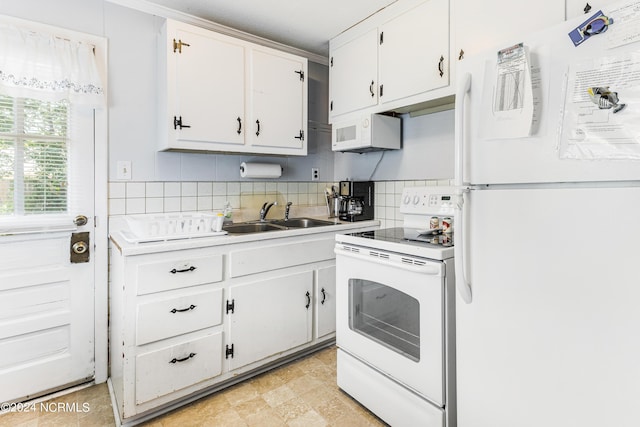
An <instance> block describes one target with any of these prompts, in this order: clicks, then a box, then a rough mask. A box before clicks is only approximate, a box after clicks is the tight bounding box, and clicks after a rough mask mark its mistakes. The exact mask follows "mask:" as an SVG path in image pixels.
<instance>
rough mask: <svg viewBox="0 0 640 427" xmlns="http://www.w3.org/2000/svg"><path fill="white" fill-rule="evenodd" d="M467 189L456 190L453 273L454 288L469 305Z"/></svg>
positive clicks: (459, 188)
mask: <svg viewBox="0 0 640 427" xmlns="http://www.w3.org/2000/svg"><path fill="white" fill-rule="evenodd" d="M469 191H470V190H469V188H463V187H458V188H457V189H456V197H457V200H456V210H455V224H456V232H455V233H454V235H453V239H454V244H453V251H454V256H455V260H456V262H455V271H456V288H457V289H458V294H459V295H460V298H462V301H464V302H465V303H467V304H470V303H471V300H472V295H471V283H470V282H469V281H468V280H467V274H466V270H467V257H466V248H467V244H468V241H467V240H468V239H467V230H465V220H466V215H465V211H466V209H467V208H466V206H465V199H466V195H467V194H468V193H469Z"/></svg>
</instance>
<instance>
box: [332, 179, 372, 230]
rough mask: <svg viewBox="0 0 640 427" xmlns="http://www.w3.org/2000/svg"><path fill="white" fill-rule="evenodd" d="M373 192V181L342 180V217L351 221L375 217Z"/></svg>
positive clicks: (343, 219)
mask: <svg viewBox="0 0 640 427" xmlns="http://www.w3.org/2000/svg"><path fill="white" fill-rule="evenodd" d="M373 193H374V184H373V182H372V181H340V219H341V220H342V221H349V222H354V221H366V220H371V219H373V216H374V215H373V214H374V199H373Z"/></svg>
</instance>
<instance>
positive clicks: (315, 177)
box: [311, 168, 320, 181]
mask: <svg viewBox="0 0 640 427" xmlns="http://www.w3.org/2000/svg"><path fill="white" fill-rule="evenodd" d="M311 181H320V171H319V170H318V168H311Z"/></svg>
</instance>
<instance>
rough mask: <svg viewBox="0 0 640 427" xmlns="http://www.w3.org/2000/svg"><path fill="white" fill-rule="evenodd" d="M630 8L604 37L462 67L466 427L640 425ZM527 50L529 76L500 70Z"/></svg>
mask: <svg viewBox="0 0 640 427" xmlns="http://www.w3.org/2000/svg"><path fill="white" fill-rule="evenodd" d="M625 6H626V4H621V5H619V6H617V7H615V8H614V7H612V8H610V9H609V10H603V11H602V12H603V14H604V16H607V15H609V16H610V17H613V21H614V22H613V24H610V25H609V27H608V28H607V29H606V30H605V31H602V32H600V33H596V32H594V31H593V30H592V28H593V27H594V26H597V25H600V24H603V23H606V22H605V20H604V18H597V17H595V18H594V19H595V20H596V21H597V22H593V23H592V24H591V25H592V26H591V28H586V26H587V25H588V22H586V21H587V20H589V19H590V18H591V16H590V15H585V16H584V17H583V18H581V19H576V20H573V21H568V22H565V23H563V24H562V25H559V26H556V27H553V28H550V29H546V30H544V31H541V32H539V33H537V34H525V35H523V37H522V39H521V40H506V41H505V43H504V44H503V45H500V46H496V49H491V50H488V51H486V54H484V55H478V56H476V57H473V58H467V59H465V60H464V61H462V62H461V63H460V65H459V66H458V72H457V73H458V76H459V77H458V82H457V84H458V93H457V96H456V112H455V114H456V163H457V164H456V185H457V188H458V208H457V211H456V218H455V221H454V224H455V235H454V238H455V249H456V287H457V289H458V297H457V301H456V304H457V306H456V321H457V325H456V328H457V338H456V344H457V407H458V414H457V418H458V426H459V427H572V426H576V427H637V426H640V148H639V147H640V136H639V135H640V133H638V130H637V126H638V125H639V124H640V119H639V114H640V107H639V106H638V105H639V104H640V99H638V98H640V97H639V96H638V89H639V87H638V86H639V84H638V81H639V80H640V71H639V70H640V65H639V64H640V42H633V35H634V31H640V25H638V22H639V21H636V22H635V25H634V26H633V27H635V29H634V28H631V27H630V26H629V24H630V23H632V24H633V20H634V19H637V17H636V16H635V15H634V13H635V12H634V11H633V10H630V9H629V8H626V7H625ZM636 8H637V5H636ZM591 15H593V14H591ZM583 24H584V25H583ZM581 25H582V27H581V29H582V34H580V32H578V33H577V34H578V36H582V37H583V38H584V40H582V41H581V42H580V41H579V42H578V44H577V45H575V44H574V42H573V41H572V39H571V38H570V37H569V35H568V34H569V33H570V32H572V30H574V29H575V28H577V27H580V26H581ZM616 26H618V27H616ZM575 34H576V33H575V32H574V35H575ZM629 40H631V43H629ZM636 40H640V38H636ZM519 42H523V46H524V49H525V51H528V54H527V55H524V59H526V61H525V69H526V73H525V74H527V73H529V74H528V75H527V76H525V77H522V75H517V73H518V72H519V71H522V68H521V66H522V64H521V63H518V61H519V59H518V60H516V61H515V62H514V63H510V64H509V63H508V64H506V65H504V64H502V63H500V64H499V63H498V61H499V60H498V55H497V51H498V50H500V49H501V48H504V47H508V46H512V45H516V44H517V43H519ZM517 49H520V48H517ZM520 52H521V53H522V49H520ZM522 58H523V57H520V59H522ZM503 59H504V58H503ZM511 59H513V58H511ZM507 62H508V61H507ZM615 63H619V64H622V66H623V67H625V68H623V70H622V71H619V70H617V69H616V68H615V66H614V65H611V64H615ZM603 64H604V65H603ZM519 67H520V68H519ZM518 70H519V71H518ZM503 71H505V72H506V73H507V74H508V73H516V75H511V76H509V77H508V78H511V79H512V80H511V81H505V78H504V76H502V75H501V73H502V72H503ZM524 86H526V87H524ZM528 87H531V88H532V89H531V91H529V89H528ZM598 87H600V88H607V87H608V88H609V89H608V90H610V91H612V92H617V95H618V98H617V99H616V98H615V97H613V96H610V97H609V98H607V99H606V100H600V99H599V98H598V97H597V95H598V93H597V92H598V91H596V92H594V91H593V90H592V91H591V92H589V88H598ZM585 91H586V93H585ZM599 93H600V95H602V94H603V93H604V92H603V91H602V90H600V91H599ZM518 97H520V98H518ZM525 97H529V98H528V99H524V98H525ZM507 98H508V102H507V104H509V105H507V107H505V103H504V100H505V99H507ZM532 98H533V102H529V101H531V99H532ZM601 98H602V96H601ZM501 99H502V101H501ZM605 101H608V102H609V104H607V103H606V102H605ZM623 103H625V104H626V105H624V107H623V108H621V109H619V110H618V111H616V112H615V113H614V112H613V110H614V109H616V108H618V107H620V105H622V104H623ZM531 104H533V115H530V114H529V113H530V111H526V109H527V108H528V106H529V107H530V106H531ZM590 104H591V106H590ZM527 105H528V106H527ZM623 114H626V116H622V115H623ZM523 117H527V118H523ZM526 120H529V122H530V123H531V124H532V125H531V126H530V129H529V130H528V132H529V133H530V134H529V135H523V134H522V133H523V132H524V131H523V129H524V128H525V127H524V126H523V125H522V123H524V122H525V121H526ZM525 133H526V132H525Z"/></svg>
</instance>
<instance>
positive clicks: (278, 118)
mask: <svg viewBox="0 0 640 427" xmlns="http://www.w3.org/2000/svg"><path fill="white" fill-rule="evenodd" d="M306 69H307V63H306V60H303V59H302V58H296V57H292V56H291V55H288V54H285V53H282V52H276V51H273V50H259V49H255V48H254V49H252V50H251V67H250V70H251V79H250V82H251V97H250V101H249V102H250V107H251V108H250V117H251V119H250V120H251V122H250V123H249V125H248V129H250V130H248V132H249V133H250V135H249V137H250V139H251V145H252V146H253V147H254V148H257V147H265V150H269V151H271V150H273V149H277V150H278V153H279V154H292V153H295V152H302V151H304V154H306V151H307V150H306V147H307V145H306V143H305V139H306V135H305V133H306V122H307V91H306V90H302V88H303V87H305V88H306ZM268 147H271V148H268ZM280 150H286V151H283V152H281V153H280Z"/></svg>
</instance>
